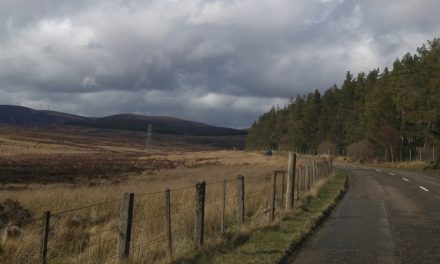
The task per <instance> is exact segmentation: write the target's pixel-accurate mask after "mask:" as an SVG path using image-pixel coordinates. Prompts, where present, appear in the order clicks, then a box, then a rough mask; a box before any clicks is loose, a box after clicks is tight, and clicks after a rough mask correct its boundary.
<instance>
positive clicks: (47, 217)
mask: <svg viewBox="0 0 440 264" xmlns="http://www.w3.org/2000/svg"><path fill="white" fill-rule="evenodd" d="M43 217H44V225H43V235H42V237H41V252H40V254H41V263H43V264H46V263H47V243H48V242H49V230H50V211H46V212H44V216H43Z"/></svg>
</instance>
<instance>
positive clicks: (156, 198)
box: [0, 154, 333, 264]
mask: <svg viewBox="0 0 440 264" xmlns="http://www.w3.org/2000/svg"><path fill="white" fill-rule="evenodd" d="M300 163H301V165H298V166H297V164H296V155H293V154H291V155H289V163H288V164H289V166H288V168H287V170H281V171H280V170H278V171H274V172H273V174H272V175H264V176H241V175H240V176H238V177H237V178H228V179H224V180H219V181H213V182H199V183H197V184H196V185H195V186H184V187H179V188H174V189H167V190H163V191H157V192H149V193H139V194H134V193H125V194H124V196H123V197H121V199H117V200H110V201H103V202H100V203H96V204H90V205H85V206H82V207H79V208H72V209H66V210H64V211H60V212H55V213H51V212H46V213H45V214H44V216H43V217H39V218H35V219H31V220H29V221H27V222H26V223H24V224H23V225H22V226H21V235H20V237H19V240H18V241H19V243H20V246H19V247H17V249H16V250H15V252H13V253H11V254H13V255H14V263H43V264H46V263H91V264H93V263H117V262H119V261H121V260H124V261H125V260H126V261H128V262H129V263H152V262H163V261H167V260H168V261H171V260H176V259H179V258H182V257H184V256H187V255H188V254H191V252H193V251H194V249H197V248H200V247H202V246H203V245H204V244H215V243H221V242H225V241H227V238H228V237H231V235H232V236H233V235H234V234H237V233H239V232H240V230H241V229H242V228H243V226H252V227H259V226H264V225H268V224H271V223H272V222H274V221H277V220H278V219H280V218H281V217H282V216H283V214H284V213H286V212H287V211H291V210H295V208H297V207H298V206H299V204H300V203H301V202H300V201H301V199H303V198H304V197H305V196H306V195H307V194H308V193H309V192H310V191H311V190H312V188H313V187H314V185H315V184H316V183H317V182H318V181H320V180H322V179H325V178H327V177H329V176H330V175H331V174H332V172H333V169H332V164H331V161H330V160H328V159H326V158H322V157H310V158H302V160H301V162H300ZM12 228H14V226H13V225H9V226H3V227H0V230H1V231H2V232H6V233H7V232H8V231H9V230H10V229H12ZM17 256H18V257H17ZM11 263H12V262H11Z"/></svg>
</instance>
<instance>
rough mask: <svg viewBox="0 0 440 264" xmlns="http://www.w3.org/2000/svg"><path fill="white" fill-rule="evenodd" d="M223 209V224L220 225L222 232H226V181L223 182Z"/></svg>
mask: <svg viewBox="0 0 440 264" xmlns="http://www.w3.org/2000/svg"><path fill="white" fill-rule="evenodd" d="M222 196H223V197H222V209H221V218H222V219H221V223H220V232H221V233H224V232H225V228H226V226H225V215H226V180H224V181H223V192H222Z"/></svg>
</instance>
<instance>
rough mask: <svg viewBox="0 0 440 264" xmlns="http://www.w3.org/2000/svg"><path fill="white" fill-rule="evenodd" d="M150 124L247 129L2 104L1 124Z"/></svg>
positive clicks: (182, 130) (206, 130)
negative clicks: (89, 114) (74, 113)
mask: <svg viewBox="0 0 440 264" xmlns="http://www.w3.org/2000/svg"><path fill="white" fill-rule="evenodd" d="M149 124H151V125H152V126H153V131H154V132H156V133H163V134H173V135H198V136H226V135H245V134H246V131H244V130H238V129H233V128H226V127H216V126H211V125H208V124H204V123H199V122H193V121H189V120H184V119H179V118H175V117H167V116H144V115H134V114H118V115H112V116H106V117H84V116H78V115H71V114H66V113H61V112H55V111H46V110H34V109H31V108H27V107H22V106H14V105H0V125H9V126H21V127H42V126H58V125H72V126H84V127H93V128H108V129H125V130H142V131H145V130H147V128H148V125H149Z"/></svg>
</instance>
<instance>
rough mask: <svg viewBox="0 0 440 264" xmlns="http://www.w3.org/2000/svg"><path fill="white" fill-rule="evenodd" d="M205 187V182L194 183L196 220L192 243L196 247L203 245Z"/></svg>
mask: <svg viewBox="0 0 440 264" xmlns="http://www.w3.org/2000/svg"><path fill="white" fill-rule="evenodd" d="M205 187H206V182H198V183H197V184H196V201H197V206H196V220H195V226H194V243H195V246H196V247H200V246H201V245H203V232H204V228H205Z"/></svg>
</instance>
